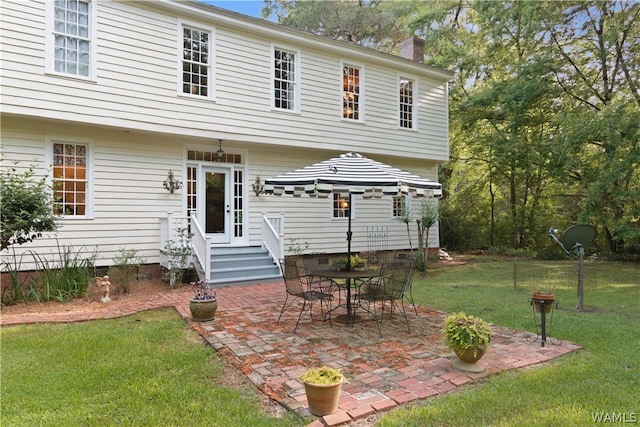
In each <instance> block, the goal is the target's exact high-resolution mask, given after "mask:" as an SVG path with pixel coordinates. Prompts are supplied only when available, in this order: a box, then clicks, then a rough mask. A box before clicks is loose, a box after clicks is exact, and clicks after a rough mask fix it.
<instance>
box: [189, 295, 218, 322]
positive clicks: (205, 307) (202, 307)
mask: <svg viewBox="0 0 640 427" xmlns="http://www.w3.org/2000/svg"><path fill="white" fill-rule="evenodd" d="M189 309H191V318H192V319H193V320H194V321H196V322H207V321H209V320H213V318H214V316H215V315H216V310H217V309H218V301H217V300H216V299H209V300H199V299H192V300H191V301H190V302H189Z"/></svg>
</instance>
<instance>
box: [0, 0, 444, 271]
mask: <svg viewBox="0 0 640 427" xmlns="http://www.w3.org/2000/svg"><path fill="white" fill-rule="evenodd" d="M94 5H96V6H97V8H98V16H97V23H98V31H97V34H98V36H97V40H94V41H93V42H94V52H95V54H96V55H97V58H96V59H97V61H96V64H97V67H96V75H95V80H93V81H90V80H86V79H84V80H83V79H75V78H68V77H62V76H59V75H52V74H47V73H45V4H44V2H43V1H29V2H25V1H21V0H5V1H3V2H2V14H3V17H2V23H1V28H0V36H1V38H2V43H0V55H1V57H2V61H1V64H0V67H1V69H0V86H1V87H2V94H1V96H2V98H1V102H2V128H1V129H0V136H1V142H2V152H3V155H4V161H3V166H6V165H8V162H10V161H12V160H20V161H21V163H20V167H23V168H26V167H28V166H29V165H30V164H32V163H33V164H36V165H37V168H38V172H39V173H42V174H45V173H46V171H47V169H48V167H49V165H46V164H45V151H46V141H47V140H48V138H59V139H62V140H64V138H73V139H74V140H75V139H81V140H82V139H84V140H87V141H91V144H92V149H93V160H94V161H93V163H92V164H91V166H92V167H93V178H94V179H93V181H92V182H91V183H90V184H91V185H92V186H93V187H92V189H93V207H92V212H93V216H92V217H91V218H89V219H63V220H61V228H60V230H59V231H58V232H57V233H56V234H55V235H53V234H52V235H50V236H47V237H45V238H43V239H38V240H36V241H35V242H32V243H30V244H27V245H23V246H18V247H16V248H15V249H16V254H17V255H18V256H20V255H21V254H25V256H24V257H23V269H32V268H33V267H34V265H33V259H32V257H31V256H29V254H28V252H29V251H33V252H34V253H38V254H40V255H44V256H51V254H53V253H55V252H56V251H57V244H58V243H59V244H60V245H72V246H73V247H74V248H76V249H80V248H85V249H86V250H87V251H89V252H91V251H93V250H97V251H98V262H97V265H99V266H102V265H110V264H111V263H112V259H113V257H114V256H115V255H116V253H117V251H118V249H119V248H127V249H136V250H138V252H139V254H140V255H141V256H143V257H144V258H145V259H146V262H148V263H158V262H159V248H160V218H162V217H166V215H167V213H168V212H172V213H174V214H176V215H184V214H185V213H186V212H185V203H184V198H185V196H184V189H182V190H178V191H177V192H176V193H174V194H170V193H168V192H167V191H166V190H165V189H163V188H162V182H163V181H164V179H165V178H166V176H167V172H168V170H169V169H172V170H173V171H174V173H175V174H176V178H177V179H180V180H182V181H184V177H183V176H182V174H183V172H184V170H185V169H184V165H185V159H184V147H185V146H208V147H211V148H212V150H213V151H215V150H217V148H218V139H223V140H224V141H223V149H224V150H225V151H227V152H234V150H236V151H238V152H239V151H242V152H244V153H247V154H246V177H247V182H246V183H247V188H248V190H247V195H248V200H247V214H248V218H249V219H248V230H247V236H248V243H249V244H252V245H259V244H260V243H261V239H260V238H261V236H260V219H261V213H262V212H268V213H271V214H275V213H280V212H285V213H286V220H285V221H286V222H285V224H286V233H287V237H288V238H295V239H297V241H299V242H308V243H309V251H313V252H335V251H346V247H347V242H346V229H347V221H346V220H345V219H333V218H332V217H331V207H332V204H331V198H328V199H313V198H309V197H307V196H302V197H300V198H294V197H290V196H283V197H276V196H265V195H261V196H255V195H254V193H253V192H252V191H251V183H252V182H253V181H254V179H255V177H256V176H257V175H260V176H261V178H262V179H263V180H264V179H265V178H269V177H271V176H275V175H278V174H280V173H283V172H286V171H289V170H291V169H295V168H299V167H302V166H305V165H308V164H311V163H316V162H318V161H321V160H325V159H327V158H330V157H332V156H335V155H337V154H340V153H343V152H347V151H356V152H359V153H361V154H363V155H365V156H368V157H371V158H373V159H375V160H378V161H382V162H385V163H389V164H392V165H394V166H397V167H400V168H402V169H406V170H409V171H411V172H413V173H416V174H419V175H422V176H425V177H428V178H431V179H433V180H436V171H437V164H438V162H440V161H443V160H447V159H448V111H447V105H448V104H447V96H448V94H447V87H446V80H447V78H450V77H451V76H449V74H448V73H447V72H444V71H442V72H437V70H435V71H434V69H432V68H430V67H427V66H424V65H420V64H416V63H412V62H411V61H406V60H403V59H397V58H393V57H391V56H390V55H382V54H379V53H373V52H370V51H369V50H367V49H361V48H357V47H353V46H350V45H347V44H341V43H337V42H331V41H327V40H325V39H322V38H318V37H314V36H310V35H306V34H303V33H300V32H296V31H294V30H288V29H284V28H282V29H280V27H277V26H275V25H274V24H272V23H268V24H267V23H265V24H260V23H259V22H258V21H256V20H251V19H248V18H247V19H244V18H239V17H238V16H237V15H235V14H229V13H226V14H225V13H224V12H216V11H215V9H212V8H208V7H206V6H203V5H199V4H192V3H182V2H181V3H175V4H166V3H161V2H141V1H136V2H129V1H100V2H97V3H94ZM203 11H204V12H203ZM212 11H213V12H212ZM192 12H193V13H192ZM203 13H204V14H203ZM198 14H200V15H198ZM180 20H182V21H184V22H188V23H193V24H194V25H202V26H203V27H208V28H212V29H214V31H215V39H214V40H215V49H214V51H215V57H214V58H213V67H214V76H215V89H214V91H215V100H213V101H212V100H200V99H194V98H193V97H187V96H181V95H180V94H179V93H178V91H177V90H176V87H177V83H178V80H177V79H178V74H179V73H178V69H179V67H180V61H179V58H178V57H177V54H176V46H177V45H178V42H179V41H178V37H179V36H178V29H179V26H178V25H179V24H178V23H179V21H180ZM273 45H278V46H288V47H292V48H295V49H296V50H299V52H300V54H299V55H300V58H299V60H300V64H301V67H300V73H301V74H300V103H301V104H300V112H299V113H291V112H283V111H275V110H272V108H271V103H272V99H271V97H272V81H271V66H272V64H271V57H272V52H271V50H272V46H273ZM343 62H344V63H350V64H358V65H360V66H362V67H363V69H364V70H365V74H364V76H365V79H364V81H363V82H362V83H361V84H362V85H363V88H364V91H365V96H366V98H365V102H366V105H365V108H366V120H365V121H364V122H362V123H359V122H351V121H348V120H342V101H341V96H342V69H341V64H342V63H343ZM399 75H405V76H411V77H412V78H414V79H415V82H416V93H415V97H416V105H418V109H417V111H416V112H415V113H416V115H417V122H418V127H417V129H416V130H406V129H399V128H398V125H397V123H398V120H397V115H398V76H399ZM419 206H420V199H414V204H413V212H414V215H417V214H418V213H419ZM355 212H356V218H355V219H354V221H353V224H352V228H353V232H354V234H353V241H352V248H353V250H354V251H363V250H367V240H366V229H367V226H374V225H375V226H388V228H389V241H388V244H389V249H404V248H408V246H409V243H408V238H407V234H406V227H405V224H404V223H402V222H399V221H394V220H392V219H391V198H383V199H379V200H375V199H369V200H363V199H362V198H361V197H360V196H357V197H356V207H355ZM411 232H412V242H413V245H414V246H415V245H416V244H417V237H416V234H415V233H416V232H415V222H414V223H412V224H411ZM56 237H57V239H58V240H56ZM430 237H431V239H430V240H431V242H430V245H431V246H437V244H438V241H437V229H436V228H435V227H434V228H433V229H432V230H430ZM288 244H289V241H287V242H286V244H285V246H286V247H288ZM3 255H5V254H4V253H3Z"/></svg>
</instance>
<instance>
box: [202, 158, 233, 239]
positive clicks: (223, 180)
mask: <svg viewBox="0 0 640 427" xmlns="http://www.w3.org/2000/svg"><path fill="white" fill-rule="evenodd" d="M230 178H231V173H230V170H229V169H228V168H212V167H203V168H202V183H203V188H202V191H203V193H204V194H203V196H204V197H201V198H200V200H201V201H202V203H203V206H201V208H200V212H201V213H202V215H203V216H204V218H202V217H201V218H200V221H201V222H202V223H203V224H204V229H205V230H204V231H205V233H206V234H207V235H210V236H211V237H212V239H213V242H214V243H229V241H230V239H229V230H230V229H231V227H230V225H231V179H230Z"/></svg>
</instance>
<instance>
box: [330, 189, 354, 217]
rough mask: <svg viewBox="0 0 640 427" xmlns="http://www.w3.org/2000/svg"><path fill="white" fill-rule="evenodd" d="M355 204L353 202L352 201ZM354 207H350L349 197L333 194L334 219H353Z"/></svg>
mask: <svg viewBox="0 0 640 427" xmlns="http://www.w3.org/2000/svg"><path fill="white" fill-rule="evenodd" d="M352 202H353V200H352ZM352 211H353V206H349V195H348V194H339V193H333V217H334V218H349V215H351V218H353V214H352Z"/></svg>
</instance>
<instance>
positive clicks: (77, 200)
mask: <svg viewBox="0 0 640 427" xmlns="http://www.w3.org/2000/svg"><path fill="white" fill-rule="evenodd" d="M52 160H53V161H52V163H53V213H54V214H56V215H64V216H69V217H74V216H87V215H88V214H89V206H88V202H89V197H88V196H89V172H90V171H89V166H90V165H89V146H88V145H87V144H78V143H72V142H53V144H52Z"/></svg>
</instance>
